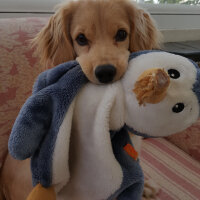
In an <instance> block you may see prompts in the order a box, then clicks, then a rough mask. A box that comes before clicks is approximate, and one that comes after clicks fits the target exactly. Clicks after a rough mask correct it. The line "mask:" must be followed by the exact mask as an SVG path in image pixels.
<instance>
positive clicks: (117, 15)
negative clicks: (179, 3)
mask: <svg viewBox="0 0 200 200" xmlns="http://www.w3.org/2000/svg"><path fill="white" fill-rule="evenodd" d="M33 43H34V46H35V47H36V51H37V52H38V54H39V55H40V57H41V61H42V63H43V65H44V66H47V67H49V66H55V65H58V64H60V63H62V62H66V61H69V60H73V59H77V60H78V62H79V63H80V65H81V67H82V70H83V72H84V73H85V74H86V76H87V77H88V79H89V80H90V81H92V82H94V83H109V82H112V81H116V80H118V79H120V78H121V76H122V75H123V74H124V72H125V71H126V67H127V62H128V56H129V53H130V52H133V51H138V50H145V49H153V48H158V47H159V32H158V30H157V29H156V27H155V25H154V23H153V21H152V19H151V18H150V16H149V15H148V14H147V13H146V12H144V11H143V10H142V9H139V8H137V7H136V5H133V3H132V2H130V1H126V0H82V1H74V2H70V3H67V4H66V3H64V4H61V5H59V6H58V9H57V12H56V13H55V15H54V16H52V17H51V19H50V20H49V23H48V25H47V26H46V27H44V29H43V30H42V31H41V32H40V33H39V34H38V35H37V37H36V38H35V39H34V41H33Z"/></svg>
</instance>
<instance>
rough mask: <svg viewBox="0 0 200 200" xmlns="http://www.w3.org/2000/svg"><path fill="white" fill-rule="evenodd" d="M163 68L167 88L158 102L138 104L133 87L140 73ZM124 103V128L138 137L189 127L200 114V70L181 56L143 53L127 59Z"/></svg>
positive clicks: (132, 55) (160, 52)
mask: <svg viewBox="0 0 200 200" xmlns="http://www.w3.org/2000/svg"><path fill="white" fill-rule="evenodd" d="M151 68H159V69H164V71H165V72H166V73H167V74H168V76H169V80H170V82H169V85H168V88H167V90H166V93H165V96H164V98H163V99H162V100H161V101H160V102H158V103H154V104H152V103H146V104H145V105H139V104H138V100H137V98H136V95H135V93H134V92H133V88H134V85H135V83H136V82H137V80H138V77H139V76H141V74H142V73H143V72H144V71H146V70H149V69H151ZM122 84H123V87H124V91H125V101H126V117H125V118H126V119H125V122H126V125H127V126H128V127H129V128H130V129H132V130H134V131H135V133H137V134H139V135H148V136H168V135H171V134H173V133H177V132H179V131H182V130H184V129H186V128H187V127H189V126H190V125H192V124H193V123H194V122H195V121H196V120H197V119H198V117H199V114H200V105H199V103H200V69H199V68H198V66H197V65H196V64H195V63H194V62H192V61H191V60H188V59H187V58H184V57H182V56H178V55H174V54H170V53H167V52H162V51H143V52H139V53H133V54H131V56H130V61H129V67H128V71H127V72H126V74H125V75H124V77H123V79H122Z"/></svg>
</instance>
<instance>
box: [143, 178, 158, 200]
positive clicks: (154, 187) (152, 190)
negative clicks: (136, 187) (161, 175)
mask: <svg viewBox="0 0 200 200" xmlns="http://www.w3.org/2000/svg"><path fill="white" fill-rule="evenodd" d="M159 191H160V187H159V186H158V184H156V183H155V181H154V180H152V179H148V180H145V181H144V191H143V200H150V199H152V200H155V199H156V197H157V195H158V193H159Z"/></svg>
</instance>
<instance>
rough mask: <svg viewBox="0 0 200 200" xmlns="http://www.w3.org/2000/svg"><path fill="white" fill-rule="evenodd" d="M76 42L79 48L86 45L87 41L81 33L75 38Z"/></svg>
mask: <svg viewBox="0 0 200 200" xmlns="http://www.w3.org/2000/svg"><path fill="white" fill-rule="evenodd" d="M76 41H77V43H78V44H79V45H80V46H85V45H88V39H87V38H86V37H85V35H84V34H82V33H81V34H79V35H78V36H77V38H76Z"/></svg>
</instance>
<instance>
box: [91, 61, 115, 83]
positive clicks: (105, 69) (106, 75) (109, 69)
mask: <svg viewBox="0 0 200 200" xmlns="http://www.w3.org/2000/svg"><path fill="white" fill-rule="evenodd" d="M116 73H117V69H116V67H115V66H114V65H111V64H104V65H98V66H97V67H96V68H95V71H94V74H95V77H96V78H97V80H98V81H99V83H101V84H107V83H112V82H113V80H114V79H115V76H116Z"/></svg>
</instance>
